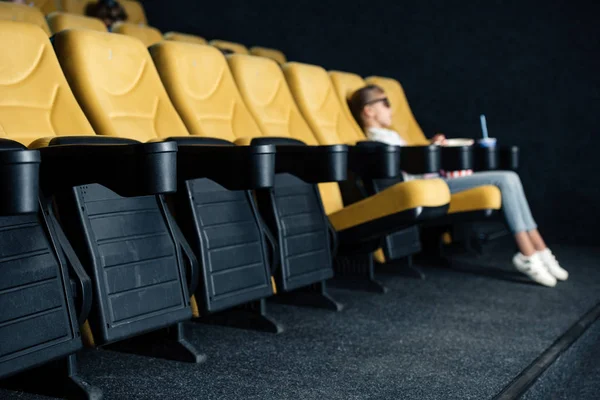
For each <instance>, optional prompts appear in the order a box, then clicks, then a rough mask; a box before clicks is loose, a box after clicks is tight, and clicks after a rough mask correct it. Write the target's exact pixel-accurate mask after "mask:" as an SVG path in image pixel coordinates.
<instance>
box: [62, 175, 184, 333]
mask: <svg viewBox="0 0 600 400" xmlns="http://www.w3.org/2000/svg"><path fill="white" fill-rule="evenodd" d="M57 205H58V210H59V213H60V217H61V221H62V223H63V225H64V227H65V231H66V232H67V235H68V237H69V239H70V240H71V242H72V243H73V246H74V248H75V250H76V252H77V254H78V256H79V258H80V260H81V262H82V263H83V265H84V266H85V267H86V268H87V272H88V274H89V275H90V277H92V281H93V287H94V303H93V307H92V310H91V312H90V317H89V322H90V325H91V327H92V331H93V332H94V334H95V338H94V340H95V342H96V343H97V344H105V343H109V342H114V341H117V340H121V339H125V338H127V337H130V336H134V335H137V334H141V333H144V332H148V331H152V330H156V329H159V328H163V327H167V326H169V325H173V324H175V323H177V322H181V321H184V320H186V319H190V318H191V316H192V311H191V307H190V297H189V294H188V287H187V279H186V270H185V265H184V261H183V259H182V254H181V249H180V241H179V240H180V239H179V238H178V237H177V235H176V233H175V232H174V230H173V224H174V221H173V218H172V216H171V215H170V213H169V211H168V210H167V208H166V206H165V204H164V201H163V199H162V197H161V196H160V195H157V196H144V197H127V198H125V197H121V196H119V195H117V194H116V193H114V192H112V191H111V190H109V189H107V188H105V187H104V186H101V185H98V184H91V185H86V186H79V187H76V188H73V190H72V192H71V193H69V194H67V195H60V196H58V197H57Z"/></svg>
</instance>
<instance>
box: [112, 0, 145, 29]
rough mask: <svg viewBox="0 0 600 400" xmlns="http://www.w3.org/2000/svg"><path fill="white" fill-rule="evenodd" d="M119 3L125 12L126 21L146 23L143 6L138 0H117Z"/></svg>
mask: <svg viewBox="0 0 600 400" xmlns="http://www.w3.org/2000/svg"><path fill="white" fill-rule="evenodd" d="M119 3H120V4H121V6H123V8H124V9H125V12H126V13H127V22H129V23H132V24H138V25H140V24H141V25H146V24H148V19H147V18H146V12H145V11H144V6H143V5H142V3H140V2H139V1H134V0H119Z"/></svg>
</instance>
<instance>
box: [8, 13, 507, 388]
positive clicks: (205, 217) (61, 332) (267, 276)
mask: <svg viewBox="0 0 600 400" xmlns="http://www.w3.org/2000/svg"><path fill="white" fill-rule="evenodd" d="M0 43H2V45H3V46H4V47H5V48H12V49H15V51H11V52H4V53H3V55H2V56H0V60H1V65H2V68H3V71H4V74H3V75H4V77H3V78H1V79H3V96H2V99H1V100H0V127H1V128H2V130H1V131H0V138H2V139H3V141H2V142H1V143H0V145H1V146H0V147H1V148H2V150H5V151H3V152H0V155H4V156H5V157H9V156H8V155H10V157H12V158H10V159H11V160H13V161H12V164H10V163H8V162H7V163H0V165H2V166H4V165H13V164H16V163H15V162H14V159H15V157H16V154H22V156H20V157H25V158H26V157H30V159H29V162H27V163H26V162H23V163H22V164H23V165H33V164H35V162H33V161H31V159H34V158H35V157H34V156H35V154H38V153H37V152H39V155H40V156H41V164H39V171H40V172H39V174H40V175H39V180H40V197H39V201H38V200H36V201H34V202H33V203H35V204H39V208H40V212H38V213H37V214H36V213H34V212H33V211H34V210H32V207H31V206H29V208H28V207H25V206H22V207H19V206H18V205H20V204H21V203H23V201H24V199H26V198H32V197H36V195H35V194H34V193H36V191H34V190H33V189H32V188H33V187H34V186H35V187H37V184H36V182H37V180H35V181H33V183H31V187H30V188H29V189H30V190H29V191H25V192H23V193H28V194H29V195H28V196H21V197H19V198H18V199H16V198H15V203H16V205H13V206H12V207H9V206H10V205H11V204H8V206H6V207H4V208H0V212H2V215H4V217H2V219H0V224H1V225H0V226H1V227H2V229H0V231H1V232H6V234H5V235H6V239H5V240H3V241H1V242H0V257H1V258H0V267H2V268H1V271H2V274H3V279H2V282H3V285H2V286H0V304H7V305H8V304H10V305H12V306H11V307H8V308H9V309H10V310H11V312H10V313H8V314H7V315H3V317H2V319H1V320H0V324H1V325H0V337H1V338H2V341H1V342H0V343H2V345H0V377H5V376H9V375H12V374H15V373H17V372H20V371H23V370H25V369H28V368H31V367H33V366H37V365H42V364H45V363H47V362H48V361H51V360H54V359H59V358H64V357H69V359H70V360H71V363H73V362H72V360H73V354H74V353H75V352H76V351H77V350H78V349H79V348H81V339H80V332H81V333H82V334H83V336H84V339H85V341H86V343H87V344H88V345H109V344H113V343H116V342H121V343H125V342H127V346H129V347H127V346H126V347H127V348H129V349H131V348H132V347H133V348H136V350H137V351H141V352H144V351H145V352H148V351H150V350H149V349H156V346H151V345H147V343H146V342H145V341H142V340H141V339H140V335H143V334H146V333H148V332H156V331H159V330H162V329H163V328H168V327H171V328H170V330H169V331H168V332H167V334H168V336H166V339H165V338H161V340H163V341H165V340H167V341H168V342H169V343H171V344H172V346H175V348H176V349H177V350H176V351H173V349H172V348H171V349H170V350H169V351H166V352H165V353H162V354H161V355H162V356H163V357H166V358H177V359H184V360H186V361H193V362H199V361H201V356H200V355H199V354H198V352H197V351H196V350H195V349H193V348H192V346H190V344H189V343H187V342H186V341H185V337H184V336H183V332H182V329H181V322H183V321H185V320H188V319H190V318H192V316H194V317H196V318H198V317H200V316H202V317H201V318H199V319H200V320H208V319H209V316H211V315H212V316H214V317H218V315H220V313H221V312H223V311H227V310H233V309H235V311H236V312H238V314H236V315H238V317H237V318H238V320H239V321H242V322H241V323H240V324H241V325H244V323H246V322H243V321H246V320H245V319H243V318H242V317H240V316H239V312H241V311H243V312H245V313H251V314H252V315H253V318H252V319H251V320H252V321H253V322H252V326H253V327H259V328H261V329H265V330H270V331H280V327H278V326H277V324H276V323H274V322H273V321H272V320H270V319H269V318H268V316H267V315H266V308H265V307H266V306H265V302H264V300H265V299H266V298H267V297H271V296H273V295H274V294H277V298H278V299H279V300H281V301H285V302H289V303H293V304H298V305H310V306H317V307H324V308H328V309H332V310H340V309H341V306H340V305H339V304H338V303H337V302H335V300H333V299H332V298H331V297H330V296H329V295H328V293H327V290H326V284H325V281H327V280H329V279H331V278H333V277H334V275H335V278H336V279H337V280H338V283H340V284H342V285H345V286H350V287H361V288H367V289H370V290H374V289H376V290H381V286H380V285H379V284H378V283H377V282H376V281H375V280H374V276H373V264H372V252H373V251H375V250H376V249H377V248H379V246H380V245H381V242H382V238H383V237H384V236H385V235H388V234H392V233H394V232H395V231H397V230H398V229H400V228H403V227H408V226H413V225H416V224H419V223H422V222H426V221H441V220H443V218H446V217H447V216H448V212H449V213H450V214H452V215H454V216H455V217H464V216H468V215H469V214H470V213H476V214H477V215H479V213H481V212H484V213H489V212H490V211H493V210H498V209H499V208H500V206H501V204H500V193H499V191H498V189H497V188H496V187H494V186H486V187H481V188H478V189H474V190H471V191H467V192H466V193H462V194H461V195H454V196H450V193H449V191H448V187H447V185H446V184H445V183H444V182H443V181H441V180H439V179H431V180H426V181H422V180H416V181H409V182H400V178H398V171H399V170H400V168H399V163H400V162H402V161H401V160H403V159H404V157H403V158H402V159H400V157H399V150H398V149H397V148H395V147H394V146H387V145H379V144H374V143H369V142H366V141H365V139H366V138H365V136H364V134H363V133H362V131H361V130H360V129H359V128H358V127H357V126H356V124H355V123H354V121H353V120H352V119H351V118H349V115H348V110H347V109H346V108H345V107H347V105H346V101H345V100H346V97H347V95H348V93H349V92H350V91H352V90H353V88H354V87H357V86H356V85H359V84H360V85H362V83H363V82H362V78H360V77H358V76H356V75H353V74H347V73H341V72H330V73H328V72H327V71H325V70H324V69H323V68H321V67H318V66H312V65H306V64H300V63H286V64H284V65H283V66H282V67H281V66H279V65H278V64H277V63H276V62H274V61H273V60H271V59H269V58H265V57H257V56H251V55H246V54H232V55H229V56H228V57H225V56H224V55H223V54H222V53H221V52H220V51H218V50H217V49H216V48H215V47H213V46H205V45H202V44H196V43H189V42H187V43H186V42H177V41H172V40H171V41H160V42H159V43H156V44H154V45H152V46H150V51H149V52H148V50H147V47H146V46H145V44H144V43H143V42H142V41H140V40H138V39H136V38H133V37H130V36H124V35H117V34H113V33H107V32H96V31H93V30H89V29H70V30H63V31H61V32H59V33H57V34H56V35H54V37H53V45H52V44H51V43H50V41H49V40H48V32H47V31H46V32H45V31H43V30H42V28H39V27H36V26H34V25H33V24H28V23H18V22H6V21H2V22H0ZM381 79H382V78H369V80H371V81H377V80H378V81H379V82H382V81H381ZM388 83H389V85H391V86H390V90H392V89H393V88H392V86H395V84H396V83H395V81H389V82H388ZM386 89H387V88H386ZM394 90H396V92H394V93H391V92H390V93H389V95H392V96H396V97H398V99H400V96H403V93H402V91H401V88H400V86H399V85H398V86H397V87H395V89H394ZM392 102H393V104H394V103H395V100H394V99H393V98H392ZM396 104H401V103H400V101H399V102H398V103H396ZM400 115H401V114H400ZM413 120H414V118H413ZM402 121H403V120H398V122H397V123H403V122H402ZM415 126H416V127H417V128H416V129H418V125H416V123H415ZM407 129H415V128H414V126H412V127H409V128H407ZM421 135H422V133H421ZM415 136H417V138H416V139H415V144H418V140H419V138H418V132H417V133H416V134H415ZM234 144H235V145H234ZM26 147H29V149H30V150H26ZM414 147H415V149H417V150H419V151H428V152H433V153H435V152H436V151H437V150H436V148H434V147H431V146H420V147H422V148H419V146H414ZM34 149H35V150H34ZM26 155H27V156H26ZM434 156H435V154H434ZM32 157H33V158H32ZM1 158H2V157H0V159H1ZM407 159H409V158H408V157H407ZM34 161H35V160H34ZM38 161H39V160H38ZM7 171H8V172H7V173H10V176H12V175H14V170H13V169H11V170H7ZM348 171H351V172H352V173H353V174H356V175H357V176H358V178H359V179H360V180H361V181H362V182H363V183H364V185H363V186H364V188H366V189H365V191H363V192H362V194H361V196H360V197H359V198H350V197H348V196H347V195H346V194H345V193H344V191H343V190H341V189H340V185H338V182H344V181H348ZM30 181H31V180H30ZM14 185H15V187H16V188H17V189H18V188H19V187H20V186H23V185H24V180H23V179H20V180H15V183H14ZM15 193H16V189H15ZM9 200H10V198H9ZM30 203H32V202H30ZM63 230H64V234H63ZM26 238H27V239H26ZM6 244H8V245H7V246H8V247H5V246H6ZM388 255H389V254H388ZM257 317H258V318H257ZM227 320H230V318H227ZM257 321H258V322H257ZM32 326H37V327H41V329H35V330H32ZM80 326H82V327H83V328H82V330H81V331H80V328H79V327H80ZM8 338H11V339H10V340H9V339H8ZM140 343H142V344H145V346H144V345H142V346H140ZM140 347H142V349H140ZM75 378H76V377H75V374H73V373H71V376H70V379H71V382H73V381H74V379H75ZM75 381H76V380H75ZM84 386H85V385H79V386H77V387H79V388H80V389H81V388H82V387H84ZM82 390H83V389H82Z"/></svg>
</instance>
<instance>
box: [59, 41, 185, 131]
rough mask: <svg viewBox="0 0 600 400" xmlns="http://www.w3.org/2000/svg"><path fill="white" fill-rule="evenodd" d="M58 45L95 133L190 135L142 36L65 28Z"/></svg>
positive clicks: (64, 67) (69, 76) (71, 81)
mask: <svg viewBox="0 0 600 400" xmlns="http://www.w3.org/2000/svg"><path fill="white" fill-rule="evenodd" d="M54 49H55V51H56V54H57V56H58V59H59V61H60V64H61V66H62V69H63V71H64V72H65V76H66V77H67V80H68V82H69V84H70V85H71V88H72V89H73V93H74V94H75V97H76V98H77V100H78V101H79V104H80V105H81V108H83V111H84V112H85V114H86V115H87V117H88V119H89V120H90V122H91V124H92V126H93V127H94V130H95V131H96V133H98V134H100V135H107V136H118V137H125V138H130V139H136V140H139V141H148V140H150V139H154V138H157V137H170V136H186V135H188V132H187V130H186V129H185V126H184V124H183V122H182V121H181V118H179V115H177V112H176V111H175V108H173V105H172V104H171V101H170V100H169V96H168V95H167V92H166V91H165V89H164V87H163V86H162V84H161V82H160V77H159V76H158V72H156V68H155V67H154V64H153V63H152V58H151V57H150V53H149V52H148V50H147V49H146V47H145V46H144V45H143V44H142V42H140V41H139V40H138V39H135V38H132V37H129V36H124V35H115V34H114V33H103V32H95V31H89V30H66V31H62V32H59V33H57V34H56V35H55V36H54Z"/></svg>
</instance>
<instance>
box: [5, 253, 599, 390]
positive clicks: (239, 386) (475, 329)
mask: <svg viewBox="0 0 600 400" xmlns="http://www.w3.org/2000/svg"><path fill="white" fill-rule="evenodd" d="M508 248H512V247H511V246H509V247H506V243H504V244H502V243H500V242H499V243H496V245H495V246H494V247H493V248H488V249H487V255H486V256H485V257H481V258H479V259H471V260H470V262H469V264H470V265H471V266H470V267H469V266H467V263H465V262H457V263H456V267H455V268H456V269H458V271H457V270H450V269H444V268H426V269H425V272H426V273H427V279H426V280H423V281H420V280H415V279H410V278H404V277H400V276H395V275H390V274H386V275H380V276H379V278H380V280H382V281H384V282H385V283H386V284H387V285H388V286H389V287H390V289H391V290H390V292H389V293H387V294H385V295H380V294H372V293H361V292H352V291H343V290H335V291H333V290H332V291H331V292H332V293H333V295H334V296H335V297H336V299H338V300H339V301H341V302H342V303H344V304H345V309H344V310H343V311H342V312H341V313H332V312H328V311H323V310H314V309H308V308H296V307H291V306H283V305H276V304H273V305H271V304H269V309H270V314H271V315H272V316H273V317H274V318H275V319H277V320H278V321H279V322H281V323H282V324H283V325H284V327H285V328H286V331H285V332H284V333H282V334H280V335H272V334H267V333H258V332H251V331H244V330H238V329H234V328H225V327H217V326H206V325H202V324H197V323H188V324H187V325H186V328H187V332H188V335H189V337H190V340H191V341H192V343H194V344H195V345H196V346H197V347H198V348H200V349H202V351H203V352H204V353H205V354H206V355H207V356H208V359H207V361H206V362H205V363H204V364H201V365H191V364H184V363H177V362H171V361H165V360H160V359H151V358H146V357H142V356H136V355H129V354H121V353H117V352H114V351H107V350H93V351H86V352H84V353H83V354H82V355H81V357H80V366H81V375H82V376H83V377H84V378H86V379H87V380H88V381H89V383H91V384H93V385H96V386H98V387H99V388H101V389H102V390H103V392H104V396H105V397H104V398H105V399H134V398H135V399H195V398H198V399H242V398H243V399H299V398H301V399H303V400H308V399H344V400H346V399H361V400H362V399H489V398H492V397H493V396H494V395H496V394H497V393H499V392H500V391H501V390H502V389H503V388H504V386H506V385H507V384H508V383H509V382H510V381H511V380H512V379H513V378H514V377H515V376H517V375H518V374H519V373H520V372H521V371H522V370H523V369H524V368H526V367H527V366H528V365H529V364H530V363H531V362H532V361H533V360H534V359H535V358H536V357H537V356H538V355H539V354H540V353H542V352H543V351H544V350H545V349H546V348H547V347H548V346H550V345H551V344H552V343H553V342H554V341H555V340H556V339H557V338H558V337H559V336H560V335H561V334H562V333H564V332H565V331H566V330H567V329H568V328H569V327H570V326H571V325H572V324H573V323H575V322H576V321H577V320H578V319H579V318H580V317H581V316H582V315H583V314H585V313H586V312H587V311H588V310H589V309H591V308H592V307H593V306H594V305H596V304H597V303H598V302H599V301H600V265H599V264H600V261H599V260H600V249H594V248H573V247H558V246H555V247H554V252H555V253H556V254H557V256H558V258H559V260H561V261H562V263H563V264H564V266H565V267H567V268H568V269H569V270H570V271H571V279H569V281H568V282H566V283H561V284H559V285H558V286H557V287H556V288H554V289H548V288H544V287H540V286H537V285H533V284H530V283H528V282H526V280H525V279H522V278H521V276H520V275H519V274H518V273H516V272H513V270H512V267H511V265H510V256H511V252H510V250H507V249H508ZM589 332H592V333H593V331H589ZM588 334H589V333H588ZM596 337H597V336H596ZM596 340H597V339H596ZM562 359H566V357H563V358H562ZM572 362H575V361H572ZM557 365H558V364H557ZM589 371H590V373H592V372H593V371H592V369H589ZM595 385H596V386H595V388H596V390H598V389H599V388H598V382H597V379H596V381H595ZM581 390H582V391H584V390H586V389H584V388H582V389H581ZM582 393H583V392H582ZM0 397H1V398H20V399H35V398H40V397H39V396H33V395H30V394H15V393H9V392H7V391H0ZM530 398H535V397H530Z"/></svg>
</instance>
